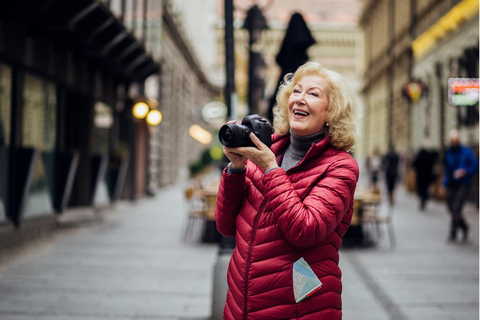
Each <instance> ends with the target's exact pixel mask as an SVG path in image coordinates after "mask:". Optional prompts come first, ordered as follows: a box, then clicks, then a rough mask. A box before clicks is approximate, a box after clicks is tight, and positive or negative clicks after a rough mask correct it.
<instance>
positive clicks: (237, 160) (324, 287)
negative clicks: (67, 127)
mask: <svg viewBox="0 0 480 320" xmlns="http://www.w3.org/2000/svg"><path fill="white" fill-rule="evenodd" d="M357 104H358V96H357V94H356V93H355V91H354V90H353V88H351V87H350V86H349V85H347V84H346V80H345V79H344V78H343V77H342V76H340V75H339V74H338V73H336V72H334V71H332V70H330V69H328V68H325V67H322V66H321V65H320V64H318V63H313V62H309V63H306V64H304V65H302V66H301V67H300V68H299V69H297V71H296V72H295V73H294V74H290V75H287V76H286V77H285V82H284V83H283V84H282V85H281V87H280V89H279V93H278V95H277V106H276V107H275V118H274V128H275V134H274V135H273V136H272V141H273V144H272V147H271V149H270V148H268V147H267V146H266V145H264V144H263V143H262V142H260V140H259V139H258V138H257V137H256V136H255V135H254V134H253V133H252V134H250V139H251V140H252V141H253V142H254V144H255V145H256V148H255V147H253V148H252V147H239V148H227V147H224V153H225V154H226V155H227V157H228V158H229V159H230V161H231V162H230V164H229V165H228V166H227V168H226V169H225V171H224V173H223V176H222V180H221V184H220V188H219V192H218V197H217V208H216V219H215V220H216V222H217V227H218V230H219V231H220V232H221V233H222V234H224V235H226V236H235V237H236V247H235V250H234V252H233V255H232V258H231V261H230V265H229V267H228V276H227V279H228V294H227V299H226V305H225V309H224V319H247V318H248V319H262V320H263V319H307V318H308V319H318V320H322V319H323V320H340V319H341V318H342V301H341V292H342V283H341V271H340V268H339V266H338V260H339V254H338V250H339V248H340V246H341V243H342V237H343V235H344V234H345V232H346V230H347V228H348V226H349V224H350V222H351V219H352V209H353V203H354V193H355V188H356V184H357V180H358V175H359V171H358V165H357V163H356V161H355V160H354V159H353V157H352V156H351V155H350V154H349V153H348V152H347V151H349V150H351V149H352V147H353V146H354V144H355V142H356V123H357ZM230 123H232V122H230ZM292 277H293V279H292ZM302 277H306V278H305V280H307V279H310V280H312V281H313V283H314V284H316V285H315V286H312V288H316V289H315V290H316V291H312V292H311V293H309V294H307V291H304V290H305V289H306V288H307V287H308V284H309V283H311V282H308V281H307V283H306V284H305V288H303V289H302V286H303V284H302V283H301V280H302V279H301V278H302ZM318 285H320V287H318ZM303 298H304V300H302V299H303Z"/></svg>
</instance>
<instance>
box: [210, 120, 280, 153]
mask: <svg viewBox="0 0 480 320" xmlns="http://www.w3.org/2000/svg"><path fill="white" fill-rule="evenodd" d="M250 132H253V133H254V134H255V135H256V136H257V137H258V139H260V141H262V142H263V143H264V144H265V145H266V146H267V147H269V148H270V146H271V145H272V137H271V134H272V129H271V127H270V124H269V123H268V122H267V120H265V119H263V118H262V117H260V116H259V115H258V114H252V115H250V116H246V117H245V118H243V120H242V124H241V125H239V124H225V125H223V126H222V127H221V128H220V132H219V133H218V137H219V139H220V143H221V144H223V145H224V146H226V147H229V148H236V147H255V144H254V143H253V142H252V140H250Z"/></svg>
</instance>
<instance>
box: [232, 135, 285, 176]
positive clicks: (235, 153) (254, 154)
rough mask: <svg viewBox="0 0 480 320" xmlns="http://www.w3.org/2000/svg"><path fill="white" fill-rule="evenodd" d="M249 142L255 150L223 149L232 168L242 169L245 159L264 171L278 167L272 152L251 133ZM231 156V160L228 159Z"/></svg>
mask: <svg viewBox="0 0 480 320" xmlns="http://www.w3.org/2000/svg"><path fill="white" fill-rule="evenodd" d="M250 140H252V142H253V143H254V144H255V146H256V148H252V147H238V148H227V147H223V152H224V153H225V155H226V156H227V158H228V159H230V161H232V166H233V167H234V168H235V169H242V168H243V167H244V166H245V162H246V159H250V161H253V162H254V163H256V164H257V165H258V166H259V167H261V168H262V169H263V170H265V171H266V170H268V169H271V168H276V167H278V164H277V160H276V158H275V154H273V152H272V150H270V148H269V147H267V146H266V145H265V144H264V143H263V142H262V141H260V139H258V138H257V136H256V135H255V134H254V133H253V132H252V133H250ZM231 156H232V158H230V157H231ZM234 160H235V161H236V163H234ZM243 160H245V161H243ZM242 161H243V162H242Z"/></svg>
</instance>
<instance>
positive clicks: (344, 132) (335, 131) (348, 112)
mask: <svg viewBox="0 0 480 320" xmlns="http://www.w3.org/2000/svg"><path fill="white" fill-rule="evenodd" d="M306 75H315V76H319V77H322V78H323V79H324V80H325V81H326V83H327V90H326V91H327V92H326V94H327V97H328V106H327V116H326V121H325V122H328V124H329V126H324V128H323V130H324V131H325V134H326V135H328V136H329V137H330V143H331V144H332V145H333V146H334V147H336V148H338V149H343V150H345V151H350V150H352V149H353V147H354V146H355V144H356V143H357V140H358V133H357V119H358V111H357V109H358V105H359V96H358V93H357V92H356V91H355V90H354V89H353V88H352V87H351V86H350V85H349V83H348V82H347V80H346V79H345V78H344V77H343V76H341V75H340V74H339V73H337V72H335V71H333V70H331V69H329V68H328V67H324V66H322V65H321V64H319V63H317V62H307V63H305V64H304V65H302V66H300V67H299V68H298V69H297V71H295V73H289V74H287V75H285V77H284V81H283V82H282V84H281V85H280V88H279V89H278V94H277V97H276V98H277V103H276V105H275V107H274V108H273V114H274V118H273V127H274V129H275V133H277V134H280V135H285V134H287V133H288V132H289V131H290V124H289V117H288V100H289V98H290V95H291V94H292V92H293V88H294V87H295V85H296V84H297V83H298V82H299V81H300V80H301V79H302V78H303V77H304V76H306Z"/></svg>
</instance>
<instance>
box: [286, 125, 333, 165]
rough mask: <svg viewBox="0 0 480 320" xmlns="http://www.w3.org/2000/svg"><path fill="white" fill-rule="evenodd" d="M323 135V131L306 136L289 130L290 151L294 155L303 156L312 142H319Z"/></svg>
mask: <svg viewBox="0 0 480 320" xmlns="http://www.w3.org/2000/svg"><path fill="white" fill-rule="evenodd" d="M324 137H325V132H324V131H323V130H322V131H319V132H317V133H314V134H311V135H308V136H298V135H296V134H295V133H293V132H292V130H290V146H289V149H291V150H290V151H291V152H292V153H293V154H295V155H296V156H301V157H302V158H303V156H305V154H306V153H307V152H308V150H309V149H310V147H311V146H312V144H314V143H317V142H319V141H320V140H322V139H323V138H324Z"/></svg>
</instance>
